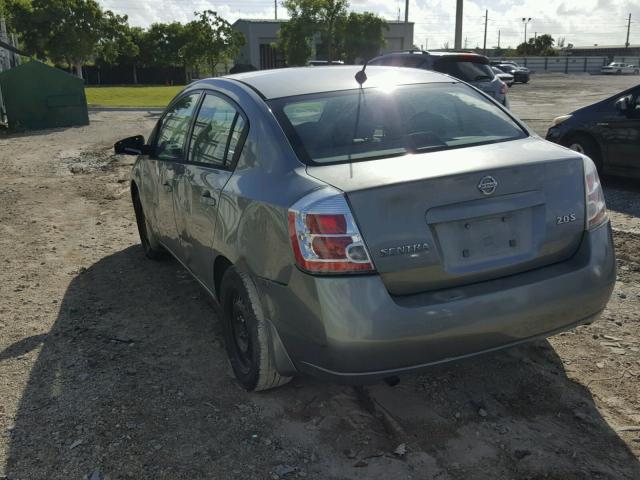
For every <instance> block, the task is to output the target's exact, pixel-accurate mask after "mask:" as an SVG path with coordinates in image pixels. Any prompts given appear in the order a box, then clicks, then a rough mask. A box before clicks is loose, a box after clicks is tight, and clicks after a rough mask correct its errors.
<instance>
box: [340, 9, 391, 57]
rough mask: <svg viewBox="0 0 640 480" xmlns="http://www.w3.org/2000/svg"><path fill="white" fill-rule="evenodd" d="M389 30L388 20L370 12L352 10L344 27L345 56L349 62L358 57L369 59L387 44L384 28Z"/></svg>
mask: <svg viewBox="0 0 640 480" xmlns="http://www.w3.org/2000/svg"><path fill="white" fill-rule="evenodd" d="M385 29H386V30H389V26H388V25H387V22H385V21H384V20H383V19H382V18H380V17H378V16H377V15H375V14H373V13H369V12H364V13H356V12H351V13H350V14H349V17H348V18H347V21H346V23H345V29H344V58H345V61H346V62H347V63H355V61H356V59H358V58H360V59H363V60H369V59H371V58H372V57H375V56H376V55H378V53H380V50H381V49H382V47H384V46H385V44H386V41H385V39H384V32H383V30H385Z"/></svg>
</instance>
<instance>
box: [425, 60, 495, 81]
mask: <svg viewBox="0 0 640 480" xmlns="http://www.w3.org/2000/svg"><path fill="white" fill-rule="evenodd" d="M433 69H434V70H435V71H436V72H441V73H446V74H448V75H451V76H452V77H456V78H459V79H460V80H462V81H463V82H469V83H473V82H490V81H491V80H493V78H494V74H493V72H492V71H491V67H489V65H487V64H484V63H476V62H470V61H461V60H456V59H455V58H452V59H448V58H447V59H442V60H438V61H437V62H435V64H434V65H433Z"/></svg>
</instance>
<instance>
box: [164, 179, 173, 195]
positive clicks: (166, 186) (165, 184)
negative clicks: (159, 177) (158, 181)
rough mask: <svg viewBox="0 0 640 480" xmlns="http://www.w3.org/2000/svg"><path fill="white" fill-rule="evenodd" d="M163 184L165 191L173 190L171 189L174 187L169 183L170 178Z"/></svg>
mask: <svg viewBox="0 0 640 480" xmlns="http://www.w3.org/2000/svg"><path fill="white" fill-rule="evenodd" d="M162 186H163V187H164V191H165V192H171V191H173V187H172V186H171V184H170V183H169V181H168V180H166V181H165V182H164V183H163V184H162Z"/></svg>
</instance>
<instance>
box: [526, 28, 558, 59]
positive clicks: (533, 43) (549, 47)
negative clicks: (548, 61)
mask: <svg viewBox="0 0 640 480" xmlns="http://www.w3.org/2000/svg"><path fill="white" fill-rule="evenodd" d="M554 43H555V40H554V38H553V37H552V36H551V35H549V34H548V33H545V34H543V35H538V36H537V37H536V38H530V39H529V40H528V41H527V43H524V42H523V43H521V44H520V45H518V47H517V48H516V52H517V53H518V55H533V56H544V57H547V56H554V55H557V54H558V53H557V52H556V50H555V49H554V48H553V45H554Z"/></svg>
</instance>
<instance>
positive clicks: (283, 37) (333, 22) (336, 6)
mask: <svg viewBox="0 0 640 480" xmlns="http://www.w3.org/2000/svg"><path fill="white" fill-rule="evenodd" d="M283 5H284V7H285V8H286V9H287V12H288V13H289V17H290V20H289V21H288V22H287V23H286V24H284V25H283V26H282V27H281V28H280V33H279V41H278V47H279V48H281V49H282V50H283V52H284V54H285V58H286V59H287V63H289V64H290V65H303V64H305V63H306V62H307V61H308V60H309V58H310V57H311V54H312V47H311V45H310V44H311V42H312V41H313V39H314V37H315V36H316V35H318V36H319V37H320V39H321V43H322V49H323V50H324V54H325V56H326V59H327V60H329V61H331V60H337V59H339V58H340V55H341V53H342V52H341V50H342V45H343V41H344V33H343V32H344V25H345V23H346V21H347V7H348V6H349V3H348V1H347V0H285V1H284V2H283ZM336 47H338V48H336Z"/></svg>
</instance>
